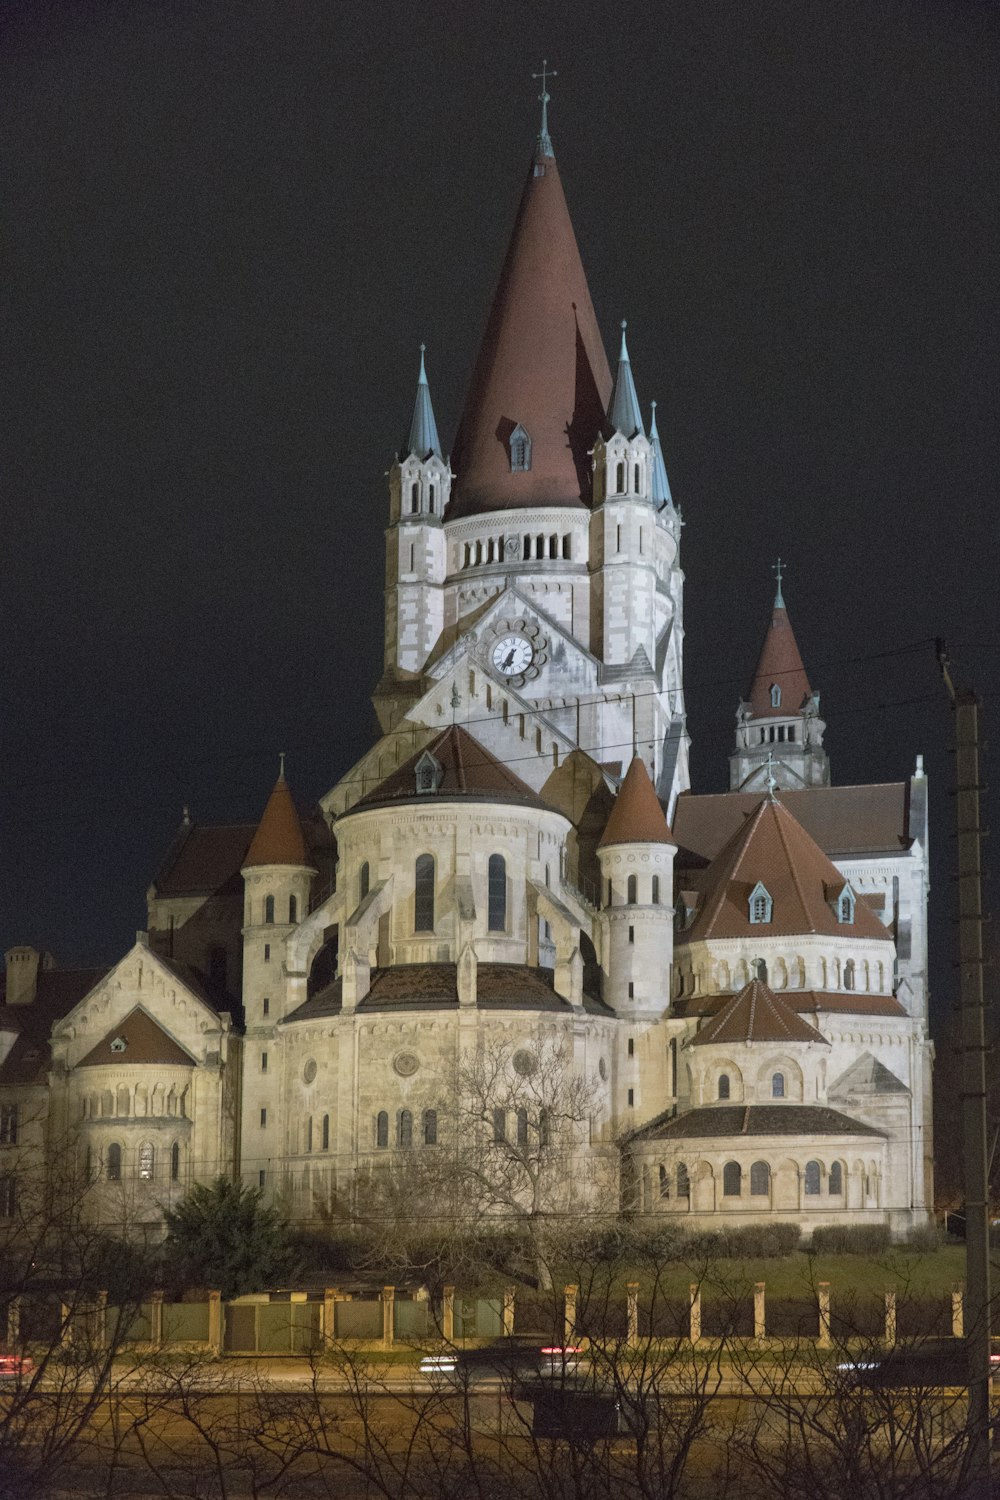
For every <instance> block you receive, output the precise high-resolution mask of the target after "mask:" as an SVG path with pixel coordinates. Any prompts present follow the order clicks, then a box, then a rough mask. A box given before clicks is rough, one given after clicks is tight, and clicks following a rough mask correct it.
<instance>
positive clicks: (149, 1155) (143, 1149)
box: [139, 1141, 153, 1182]
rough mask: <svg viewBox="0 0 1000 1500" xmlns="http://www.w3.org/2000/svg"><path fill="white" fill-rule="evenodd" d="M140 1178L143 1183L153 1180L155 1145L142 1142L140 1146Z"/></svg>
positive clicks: (149, 1142)
mask: <svg viewBox="0 0 1000 1500" xmlns="http://www.w3.org/2000/svg"><path fill="white" fill-rule="evenodd" d="M139 1176H140V1178H141V1179H142V1181H143V1182H152V1180H153V1143H152V1141H142V1142H141V1143H140V1146H139Z"/></svg>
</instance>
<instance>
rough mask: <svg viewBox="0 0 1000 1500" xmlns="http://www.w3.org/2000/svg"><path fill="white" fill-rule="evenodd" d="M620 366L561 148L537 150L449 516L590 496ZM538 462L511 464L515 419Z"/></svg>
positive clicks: (465, 421)
mask: <svg viewBox="0 0 1000 1500" xmlns="http://www.w3.org/2000/svg"><path fill="white" fill-rule="evenodd" d="M610 394H611V372H610V370H609V369H608V360H607V355H606V353H605V351H604V345H603V344H602V342H601V335H600V331H599V329H598V327H597V319H596V318H595V316H594V308H593V304H592V303H591V300H590V292H589V290H588V287H587V278H586V276H585V275H584V270H583V265H582V263H581V261H580V252H579V250H578V249H577V244H576V236H575V235H574V233H573V225H572V224H571V222H570V217H569V211H568V209H567V207H566V199H565V197H564V196H563V190H562V184H561V183H560V181H559V170H558V168H557V166H556V163H555V159H554V158H553V157H552V156H546V155H542V154H541V153H540V152H536V153H535V157H534V159H533V161H532V164H531V167H530V169H529V173H528V180H527V182H526V184H525V188H524V193H523V195H522V198H521V205H520V208H519V209H518V213H517V220H516V222H515V224H514V231H513V234H512V236H511V241H510V246H509V248H508V250H507V256H506V259H505V261H504V264H503V269H502V270H501V272H500V280H499V283H498V285H497V290H496V294H495V296H494V299H493V307H492V309H491V311H490V316H489V320H488V322H487V324H486V330H485V332H484V334H483V340H482V344H481V345H480V348H479V355H478V357H477V359H476V364H475V368H474V370H473V373H472V379H471V381H470V382H469V389H468V394H467V395H466V398H465V408H464V410H463V412H462V419H461V422H460V424H459V429H458V435H457V436H456V438H455V448H454V453H453V455H452V467H453V468H454V470H455V475H456V478H455V483H454V486H453V488H452V492H451V504H450V506H449V509H448V517H449V519H453V518H454V517H457V516H467V515H477V514H482V513H483V512H486V511H497V510H510V509H518V508H520V507H522V506H531V505H546V506H550V505H557V506H579V505H581V504H589V503H590V492H591V469H590V458H589V456H588V450H589V449H591V448H593V446H594V440H595V438H596V437H597V436H598V434H599V433H600V432H601V431H602V430H603V428H604V422H605V417H604V413H605V411H606V410H607V405H608V399H609V397H610ZM518 425H520V426H522V427H523V428H524V429H525V430H526V431H527V433H528V436H529V437H530V439H531V467H530V469H528V470H527V471H526V472H523V473H512V472H511V456H510V448H509V446H508V441H509V438H510V434H511V432H512V431H513V430H514V428H515V427H516V426H518Z"/></svg>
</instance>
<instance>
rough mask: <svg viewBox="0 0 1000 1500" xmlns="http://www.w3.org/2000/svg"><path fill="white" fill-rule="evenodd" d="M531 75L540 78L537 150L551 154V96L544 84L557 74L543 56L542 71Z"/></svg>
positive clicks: (544, 153) (546, 154)
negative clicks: (539, 119)
mask: <svg viewBox="0 0 1000 1500" xmlns="http://www.w3.org/2000/svg"><path fill="white" fill-rule="evenodd" d="M531 76H532V78H540V79H541V80H542V92H541V93H540V94H539V96H538V97H539V99H540V100H541V105H542V128H541V130H540V131H539V132H538V146H539V150H540V151H541V152H542V153H543V155H545V156H552V154H553V151H552V137H551V136H550V135H549V100H550V99H551V98H552V95H551V94H550V93H549V91H548V89H547V87H546V84H547V83H548V80H549V79H550V78H555V77H557V76H558V75H557V74H556V70H555V68H552V69H551V70H550V68H549V63H548V58H544V57H543V58H542V71H541V72H540V73H532V75H531Z"/></svg>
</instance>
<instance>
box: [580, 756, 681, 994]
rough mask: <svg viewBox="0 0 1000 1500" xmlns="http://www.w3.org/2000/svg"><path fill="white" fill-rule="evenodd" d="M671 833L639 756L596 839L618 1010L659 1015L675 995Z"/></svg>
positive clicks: (607, 972) (610, 989) (610, 990)
mask: <svg viewBox="0 0 1000 1500" xmlns="http://www.w3.org/2000/svg"><path fill="white" fill-rule="evenodd" d="M676 852H677V848H676V845H675V843H674V837H673V834H672V833H671V832H670V827H669V825H668V823H667V820H666V818H665V816H664V813H663V808H662V807H661V806H660V803H659V800H658V798H657V796H656V792H655V791H654V789H653V783H652V781H651V780H650V777H649V772H648V771H647V769H646V766H645V764H644V763H643V761H642V760H641V758H640V757H639V756H638V755H637V756H635V757H634V758H633V760H632V764H631V765H630V766H629V768H628V771H627V772H626V775H625V779H624V781H623V782H622V784H621V789H620V790H619V793H618V796H617V798H616V800H615V805H614V807H613V808H612V810H611V816H610V817H609V818H608V823H607V827H606V828H605V830H604V833H603V834H602V836H601V840H600V843H599V844H598V846H597V857H598V860H599V861H600V866H601V886H602V920H603V924H604V931H605V938H606V942H605V950H604V951H605V959H604V976H603V999H604V1000H605V1002H606V1004H608V1005H610V1006H612V1008H613V1009H614V1010H616V1011H617V1012H618V1014H619V1015H633V1016H644V1017H647V1018H654V1017H658V1016H661V1015H662V1014H663V1012H664V1011H665V1010H666V1008H667V1005H668V1003H669V998H670V964H671V961H672V957H673V917H674V909H673V908H674V903H673V880H674V855H675V854H676Z"/></svg>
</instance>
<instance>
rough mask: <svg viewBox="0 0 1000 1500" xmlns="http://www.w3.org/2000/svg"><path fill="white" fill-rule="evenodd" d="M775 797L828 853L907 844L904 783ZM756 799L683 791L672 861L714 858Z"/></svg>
mask: <svg viewBox="0 0 1000 1500" xmlns="http://www.w3.org/2000/svg"><path fill="white" fill-rule="evenodd" d="M781 801H782V803H783V805H784V806H785V807H786V808H787V809H788V811H789V812H790V813H791V814H792V816H793V817H794V818H795V819H796V821H797V822H799V823H800V824H801V825H802V827H803V828H804V829H805V830H806V832H807V833H808V834H809V835H810V837H811V838H813V839H815V840H816V843H817V844H818V845H819V846H820V848H821V849H822V850H824V851H825V853H827V854H830V855H838V854H839V855H851V854H886V853H898V852H899V851H900V850H902V849H907V848H909V846H910V843H911V838H910V826H909V783H908V782H906V781H889V782H883V783H880V784H877V785H875V786H824V787H805V788H803V789H802V790H801V791H797V792H782V793H781ZM759 802H760V793H759V792H720V793H713V794H711V795H707V796H695V795H693V794H692V793H691V792H683V793H682V794H681V795H680V796H679V797H678V799H677V803H676V806H675V809H674V837H675V838H676V840H677V843H678V845H679V846H680V852H679V854H678V861H677V862H678V866H679V867H680V868H690V867H693V866H697V865H699V864H706V863H707V862H708V861H709V860H711V859H714V858H715V856H716V854H718V852H719V850H720V849H721V848H722V846H723V844H725V843H726V841H727V839H729V838H731V837H732V835H733V834H734V833H735V832H736V830H737V829H738V828H740V827H741V826H742V824H743V822H744V820H745V818H746V816H747V814H748V813H751V812H752V811H753V810H754V809H755V808H756V807H757V805H758V803H759Z"/></svg>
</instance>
